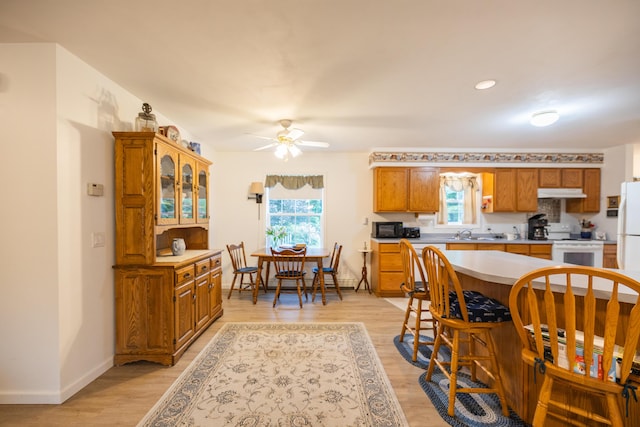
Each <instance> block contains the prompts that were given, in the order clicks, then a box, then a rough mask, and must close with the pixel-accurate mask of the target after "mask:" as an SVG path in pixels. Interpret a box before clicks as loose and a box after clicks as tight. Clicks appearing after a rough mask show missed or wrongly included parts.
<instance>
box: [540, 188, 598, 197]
mask: <svg viewBox="0 0 640 427" xmlns="http://www.w3.org/2000/svg"><path fill="white" fill-rule="evenodd" d="M586 197H587V195H586V194H584V193H583V192H582V188H538V199H584V198H586Z"/></svg>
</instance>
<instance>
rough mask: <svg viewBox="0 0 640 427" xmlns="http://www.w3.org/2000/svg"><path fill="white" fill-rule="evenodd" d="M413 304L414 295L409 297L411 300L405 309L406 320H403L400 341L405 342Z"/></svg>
mask: <svg viewBox="0 0 640 427" xmlns="http://www.w3.org/2000/svg"><path fill="white" fill-rule="evenodd" d="M412 305H413V296H410V297H409V302H408V303H407V309H406V310H405V311H404V321H403V322H402V331H400V342H404V333H405V332H407V329H408V328H407V324H408V322H409V317H410V316H411V306H412Z"/></svg>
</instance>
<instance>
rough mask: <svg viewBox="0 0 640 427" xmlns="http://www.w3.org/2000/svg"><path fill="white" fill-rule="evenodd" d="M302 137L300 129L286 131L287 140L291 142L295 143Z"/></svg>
mask: <svg viewBox="0 0 640 427" xmlns="http://www.w3.org/2000/svg"><path fill="white" fill-rule="evenodd" d="M302 135H304V131H303V130H302V129H297V128H293V129H287V138H290V139H291V140H292V141H295V140H296V139H298V138H300V137H301V136H302Z"/></svg>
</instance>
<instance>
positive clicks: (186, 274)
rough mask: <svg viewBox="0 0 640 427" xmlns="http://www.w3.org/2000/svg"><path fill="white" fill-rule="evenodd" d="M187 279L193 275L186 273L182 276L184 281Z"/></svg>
mask: <svg viewBox="0 0 640 427" xmlns="http://www.w3.org/2000/svg"><path fill="white" fill-rule="evenodd" d="M187 277H191V273H184V274H183V275H182V278H183V279H186V278H187Z"/></svg>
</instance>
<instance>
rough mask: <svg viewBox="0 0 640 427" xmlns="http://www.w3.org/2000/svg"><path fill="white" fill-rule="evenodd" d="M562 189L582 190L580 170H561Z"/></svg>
mask: <svg viewBox="0 0 640 427" xmlns="http://www.w3.org/2000/svg"><path fill="white" fill-rule="evenodd" d="M562 187H564V188H582V169H562Z"/></svg>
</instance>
